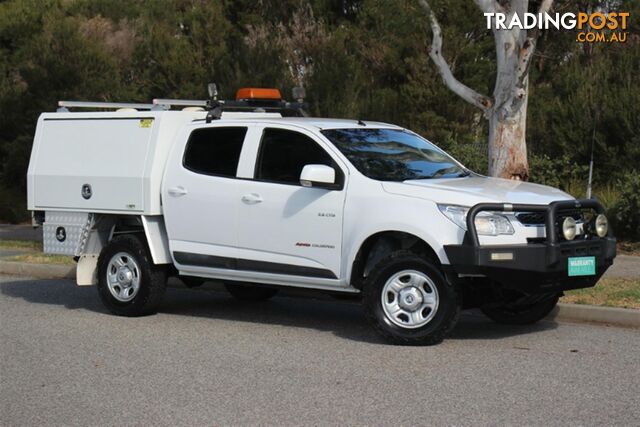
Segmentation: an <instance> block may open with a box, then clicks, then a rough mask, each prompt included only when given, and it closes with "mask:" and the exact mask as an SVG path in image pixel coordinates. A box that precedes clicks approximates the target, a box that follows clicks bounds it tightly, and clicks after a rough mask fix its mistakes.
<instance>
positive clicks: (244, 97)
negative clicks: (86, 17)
mask: <svg viewBox="0 0 640 427" xmlns="http://www.w3.org/2000/svg"><path fill="white" fill-rule="evenodd" d="M59 106H60V108H59V109H58V112H55V113H43V114H42V115H41V116H40V118H39V120H38V125H37V130H36V134H35V138H34V143H33V150H32V153H31V160H30V164H29V171H28V206H29V209H30V210H32V211H33V216H34V223H35V224H42V226H43V233H44V251H45V252H47V253H54V254H67V255H70V256H74V257H76V259H77V261H78V266H77V282H78V284H79V285H91V284H97V287H98V291H99V295H100V298H101V299H102V301H103V302H104V304H105V306H106V307H107V308H108V309H109V310H110V311H111V312H113V313H115V314H117V315H124V316H139V315H146V314H151V313H154V312H156V311H157V309H158V307H159V305H160V303H161V300H162V297H163V295H164V291H165V286H166V281H167V278H168V277H169V276H172V275H175V276H179V277H180V278H181V279H182V280H183V282H184V283H185V284H186V285H187V286H189V287H192V286H198V285H199V284H202V283H203V282H204V281H205V280H207V279H216V280H219V281H222V282H223V283H224V284H225V286H226V287H227V289H228V290H229V292H231V294H232V295H233V296H235V297H237V298H240V299H253V300H260V299H267V298H269V297H271V296H273V295H274V294H275V293H276V292H277V290H278V289H279V288H281V287H304V288H311V289H317V290H320V291H325V292H329V293H331V294H343V295H344V294H350V295H352V296H353V297H354V298H361V299H362V301H363V304H364V307H365V311H366V314H367V317H368V318H369V319H370V320H371V322H372V324H373V325H374V327H375V328H376V330H377V331H378V332H379V333H380V334H381V335H382V336H383V337H385V338H386V339H387V340H389V341H391V342H394V343H399V344H435V343H438V342H440V341H441V340H442V339H443V338H444V337H445V336H446V334H447V333H448V332H449V331H451V330H452V328H453V326H454V325H455V322H456V319H457V318H458V314H459V311H460V310H461V309H465V308H473V307H479V308H481V309H482V311H483V312H484V313H485V314H486V315H487V316H489V317H490V318H491V319H493V320H495V321H498V322H503V323H515V324H523V323H532V322H535V321H537V320H539V319H541V318H543V317H544V316H545V315H547V314H548V313H549V312H550V311H551V310H552V309H553V307H554V306H555V305H556V303H557V301H558V298H559V296H560V295H561V294H562V291H563V290H567V289H574V288H583V287H589V286H593V285H595V283H596V282H597V280H598V279H599V277H600V276H601V275H602V274H603V273H604V271H605V270H606V269H607V268H608V266H610V265H611V263H612V262H613V258H614V257H615V239H614V238H613V236H612V235H611V231H610V230H609V229H608V225H607V219H606V217H605V216H604V214H603V209H602V207H601V206H600V204H599V203H598V202H597V201H595V200H575V199H574V198H572V197H571V196H569V195H568V194H566V193H563V192H562V191H560V190H557V189H554V188H550V187H545V186H542V185H536V184H530V183H525V182H517V181H508V180H502V179H496V178H488V177H484V176H480V175H478V174H476V173H474V172H471V171H469V170H468V169H466V168H465V167H464V166H462V165H461V164H460V163H458V162H457V161H456V160H454V159H453V158H451V157H450V156H449V155H448V154H447V153H445V152H444V151H442V150H441V149H439V148H438V147H437V146H435V145H434V144H432V143H430V142H429V141H427V140H426V139H424V138H422V137H420V136H419V135H417V134H415V133H413V132H411V131H409V130H407V129H403V128H401V127H399V126H394V125H390V124H386V123H377V122H370V121H361V120H339V119H321V118H308V117H292V115H303V111H302V110H301V107H302V106H303V104H300V103H289V102H285V101H283V100H281V98H280V94H279V91H277V90H275V89H261V88H245V89H241V90H240V91H238V95H237V97H236V100H234V101H218V100H217V99H216V97H215V96H212V98H211V99H210V100H208V101H189V100H162V99H161V100H154V103H153V104H117V103H113V104H112V103H85V102H66V101H61V102H60V105H59ZM80 108H81V109H87V108H89V109H93V110H94V111H90V112H70V111H69V109H80Z"/></svg>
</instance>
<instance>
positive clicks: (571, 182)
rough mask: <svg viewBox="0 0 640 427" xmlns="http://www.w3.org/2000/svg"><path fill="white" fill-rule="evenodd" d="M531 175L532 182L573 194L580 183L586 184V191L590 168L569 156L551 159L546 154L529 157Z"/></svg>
mask: <svg viewBox="0 0 640 427" xmlns="http://www.w3.org/2000/svg"><path fill="white" fill-rule="evenodd" d="M529 173H530V174H531V176H530V177H529V181H531V182H535V183H538V184H544V185H549V186H551V187H556V188H560V189H562V190H564V191H566V192H568V193H571V194H573V193H574V192H576V189H575V187H576V186H578V185H579V184H580V183H584V188H585V189H586V187H587V180H588V178H589V166H588V165H579V164H577V163H575V162H573V161H572V160H571V158H570V157H569V156H567V155H564V156H562V157H557V158H551V157H549V156H547V155H546V154H542V155H535V154H534V155H530V156H529ZM574 196H575V194H574Z"/></svg>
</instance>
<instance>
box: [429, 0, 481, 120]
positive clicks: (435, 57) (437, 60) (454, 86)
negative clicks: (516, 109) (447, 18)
mask: <svg viewBox="0 0 640 427" xmlns="http://www.w3.org/2000/svg"><path fill="white" fill-rule="evenodd" d="M418 2H419V3H420V5H421V6H422V7H423V8H424V9H425V10H426V12H427V14H428V15H429V22H430V23H431V31H432V33H433V40H432V42H431V48H430V49H429V57H430V58H431V60H432V61H433V63H434V64H435V65H436V67H437V69H438V72H439V73H440V76H442V79H443V80H444V83H445V84H446V85H447V87H448V88H449V89H450V90H451V91H453V92H454V93H455V94H456V95H458V96H459V97H461V98H462V99H464V100H465V101H467V102H468V103H470V104H472V105H475V106H476V107H478V108H480V109H481V110H483V111H487V110H488V109H489V108H491V106H492V105H493V101H492V100H491V98H489V97H487V96H484V95H482V94H480V93H478V92H476V91H475V90H473V89H471V88H470V87H468V86H466V85H465V84H463V83H461V82H460V81H459V80H458V79H456V78H455V77H454V75H453V73H452V72H451V68H450V67H449V64H447V61H446V60H445V59H444V57H443V56H442V30H441V29H440V24H438V20H437V19H436V16H435V14H434V13H433V11H432V10H431V7H430V6H429V3H427V0H418Z"/></svg>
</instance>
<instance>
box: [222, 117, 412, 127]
mask: <svg viewBox="0 0 640 427" xmlns="http://www.w3.org/2000/svg"><path fill="white" fill-rule="evenodd" d="M225 121H233V122H252V123H273V124H291V125H296V126H301V127H312V128H316V129H347V128H363V129H366V128H367V127H372V128H393V129H401V127H400V126H397V125H392V124H389V123H383V122H372V121H368V120H362V121H359V120H353V119H331V118H321V117H255V116H254V117H247V118H244V117H238V116H236V117H233V118H231V117H230V118H226V117H224V116H223V117H222V118H221V119H220V122H225ZM363 124H364V125H363Z"/></svg>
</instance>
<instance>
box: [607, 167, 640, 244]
mask: <svg viewBox="0 0 640 427" xmlns="http://www.w3.org/2000/svg"><path fill="white" fill-rule="evenodd" d="M616 187H617V188H618V189H619V191H620V196H619V198H618V201H617V202H616V203H615V204H614V205H613V207H612V208H611V209H609V211H608V212H607V217H608V218H609V221H610V223H611V226H612V227H613V231H614V233H615V235H616V237H618V238H619V239H627V240H640V172H638V170H633V171H630V172H628V173H627V174H625V175H624V177H623V178H621V179H619V180H618V181H617V183H616Z"/></svg>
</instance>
